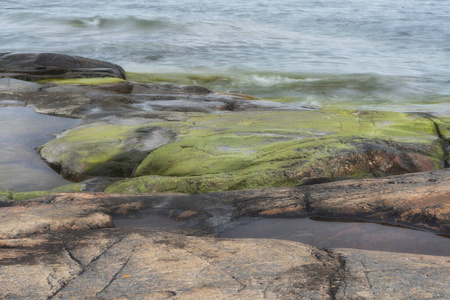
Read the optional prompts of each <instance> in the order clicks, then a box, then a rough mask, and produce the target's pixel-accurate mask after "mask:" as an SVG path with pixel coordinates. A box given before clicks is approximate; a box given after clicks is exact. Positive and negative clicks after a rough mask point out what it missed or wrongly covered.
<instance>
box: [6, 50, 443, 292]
mask: <svg viewBox="0 0 450 300" xmlns="http://www.w3.org/2000/svg"><path fill="white" fill-rule="evenodd" d="M0 106H3V107H6V106H31V107H33V108H34V109H35V110H36V111H37V112H39V113H43V114H49V115H57V116H64V117H70V118H81V119H82V123H81V124H80V125H79V126H76V127H74V128H72V129H69V130H67V131H65V132H64V133H62V134H60V135H58V136H57V137H56V138H55V139H54V140H52V141H50V142H48V143H46V144H45V145H42V146H41V147H39V148H38V152H39V154H40V156H41V157H42V159H44V160H45V161H46V162H47V163H48V164H49V165H50V166H51V167H53V168H54V169H55V170H57V171H59V172H61V173H62V174H63V176H64V177H66V178H68V179H70V180H72V181H76V183H73V184H70V185H68V186H64V187H61V188H60V189H54V190H49V191H31V192H16V191H0V215H1V218H0V222H1V224H2V226H0V283H1V284H0V295H1V296H2V298H5V299H21V298H28V297H31V296H34V297H37V298H40V299H41V298H49V299H52V298H55V299H59V298H74V297H78V298H84V299H88V298H89V299H91V298H101V299H110V298H118V299H128V298H136V297H137V298H151V299H167V298H175V299H191V298H192V299H194V298H195V299H214V298H217V299H228V298H233V299H250V298H251V299H254V298H268V299H411V298H415V299H430V298H436V299H438V298H442V299H446V298H450V289H449V288H448V287H447V285H448V282H449V279H450V278H449V275H448V274H449V273H450V272H449V270H450V265H449V262H448V257H445V256H443V257H438V256H426V255H414V254H393V253H389V252H374V251H366V250H356V249H319V248H317V247H313V246H308V245H304V244H302V243H298V242H286V241H283V242H282V241H275V240H258V239H239V240H237V239H229V240H225V239H217V238H216V237H215V236H214V235H215V234H216V233H217V232H220V230H222V228H224V227H230V226H233V224H235V223H236V221H237V220H239V218H242V217H249V216H258V217H301V218H305V217H320V218H329V219H347V220H363V221H371V222H380V223H389V224H393V225H401V226H407V227H410V228H416V229H421V230H428V231H432V232H436V233H440V234H443V235H446V236H450V196H449V195H450V184H449V183H450V182H449V181H450V172H449V171H448V170H449V169H448V165H449V154H448V152H449V140H450V120H449V118H448V117H445V116H437V115H430V114H424V113H394V112H372V111H350V110H322V109H319V108H316V107H309V106H302V105H295V104H286V103H278V102H273V101H265V100H259V99H255V98H253V97H251V96H248V95H238V94H226V93H217V92H213V91H210V90H209V89H207V88H205V87H201V86H195V85H194V86H177V85H172V84H161V83H145V82H135V81H128V80H126V73H125V72H124V70H123V69H122V68H121V67H120V66H117V65H115V64H111V63H107V62H102V61H96V60H92V59H87V58H81V57H76V56H69V55H62V54H51V53H24V54H19V53H0ZM0 154H1V150H0ZM60 191H64V192H65V193H60ZM142 211H147V212H148V211H151V212H152V214H155V215H159V216H163V217H164V218H169V219H172V220H174V221H184V220H191V221H192V224H194V225H192V226H181V227H177V228H172V229H167V228H166V229H164V228H159V229H146V230H144V229H138V228H132V229H120V228H114V221H113V217H114V216H116V215H129V214H136V213H138V212H142ZM268 257H270V259H269V260H268V259H267V258H268ZM19 287H20V288H19Z"/></svg>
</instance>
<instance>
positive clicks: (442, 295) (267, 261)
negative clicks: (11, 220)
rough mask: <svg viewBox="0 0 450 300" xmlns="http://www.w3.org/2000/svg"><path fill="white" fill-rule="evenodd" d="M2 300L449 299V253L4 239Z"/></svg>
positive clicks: (110, 237) (101, 237)
mask: <svg viewBox="0 0 450 300" xmlns="http://www.w3.org/2000/svg"><path fill="white" fill-rule="evenodd" d="M0 246H1V248H0V296H1V298H2V299H29V298H34V299H46V298H48V299H168V298H174V299H431V298H436V299H447V298H448V297H450V289H449V288H448V280H449V274H450V273H449V271H450V265H449V262H448V258H447V257H436V256H425V255H405V254H393V253H387V252H374V251H363V250H352V249H338V250H336V251H330V250H324V249H318V248H315V247H312V246H307V245H304V244H301V243H296V242H289V241H280V240H268V239H266V240H264V239H263V240H255V239H239V240H237V239H230V240H224V239H215V238H212V237H193V236H186V235H184V234H181V233H170V232H164V231H160V230H139V229H128V230H124V229H109V230H91V231H81V232H80V231H79V232H76V233H75V232H67V233H61V234H58V235H46V234H44V235H39V236H34V237H30V238H26V239H14V240H10V239H7V240H0Z"/></svg>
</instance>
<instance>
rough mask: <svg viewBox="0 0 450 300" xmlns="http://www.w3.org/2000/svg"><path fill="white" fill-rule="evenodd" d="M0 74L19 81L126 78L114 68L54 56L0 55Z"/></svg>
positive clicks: (46, 54)
mask: <svg viewBox="0 0 450 300" xmlns="http://www.w3.org/2000/svg"><path fill="white" fill-rule="evenodd" d="M0 73H3V74H1V75H0V76H2V77H12V78H17V79H21V80H40V79H46V78H91V77H117V78H123V79H125V77H126V75H125V71H124V70H123V69H122V67H120V66H118V65H116V64H112V63H109V62H105V61H101V60H96V59H90V58H84V57H80V56H73V55H66V54H57V53H0Z"/></svg>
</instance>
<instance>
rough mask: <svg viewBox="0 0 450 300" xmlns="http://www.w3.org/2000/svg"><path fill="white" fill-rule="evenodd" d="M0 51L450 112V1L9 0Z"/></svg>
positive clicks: (310, 98)
mask: <svg viewBox="0 0 450 300" xmlns="http://www.w3.org/2000/svg"><path fill="white" fill-rule="evenodd" d="M0 28H1V30H0V52H11V51H14V52H57V53H67V54H74V55H80V56H86V57H91V58H96V59H101V60H107V61H111V62H114V63H117V64H119V65H121V66H122V67H124V68H125V70H126V71H128V72H142V73H150V75H149V78H150V79H152V80H154V81H170V82H175V83H181V84H202V85H205V86H207V87H210V88H212V89H215V90H219V91H229V92H238V93H246V94H252V95H255V96H258V97H262V98H266V99H277V100H278V101H294V102H301V103H304V104H309V105H317V106H319V107H345V108H357V109H378V110H395V111H431V112H439V113H440V114H447V115H450V1H441V0H398V1H388V0H371V1H367V0H347V1H342V0H317V1H315V0H308V1H305V0H283V1H273V0H247V1H234V0H229V1H223V0H220V1H218V0H208V1H206V0H195V1H194V0H177V1H174V0H154V1H142V0H130V1H127V0H104V1H102V0H98V1H92V0H77V1H73V0H71V1H69V0H40V1H35V0H1V1H0Z"/></svg>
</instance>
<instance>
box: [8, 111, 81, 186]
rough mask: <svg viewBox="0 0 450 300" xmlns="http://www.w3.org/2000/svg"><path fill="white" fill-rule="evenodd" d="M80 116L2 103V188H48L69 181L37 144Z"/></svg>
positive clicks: (74, 121)
mask: <svg viewBox="0 0 450 300" xmlns="http://www.w3.org/2000/svg"><path fill="white" fill-rule="evenodd" d="M80 122H81V121H80V120H76V119H68V118H60V117H54V116H47V115H42V114H38V113H36V112H35V111H34V110H33V109H32V108H28V107H0V190H13V191H17V192H25V191H36V190H48V189H52V188H55V187H58V186H61V185H64V184H68V183H70V181H67V180H65V179H63V178H62V176H60V175H59V174H57V173H56V172H55V171H54V170H52V169H51V168H50V167H49V166H48V165H47V164H46V163H45V162H44V161H43V160H42V159H41V157H40V156H39V155H38V154H37V153H36V151H35V148H36V147H39V146H41V145H43V144H45V143H47V142H49V141H51V140H52V139H54V137H55V136H54V135H55V134H57V133H59V132H61V131H63V130H65V129H68V128H71V127H73V126H76V125H78V124H80Z"/></svg>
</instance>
